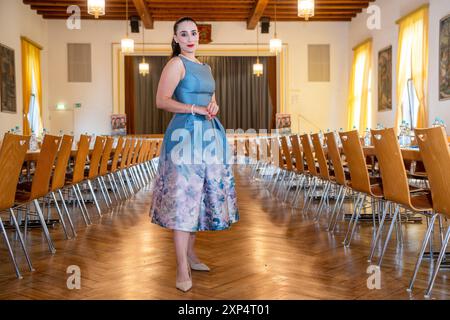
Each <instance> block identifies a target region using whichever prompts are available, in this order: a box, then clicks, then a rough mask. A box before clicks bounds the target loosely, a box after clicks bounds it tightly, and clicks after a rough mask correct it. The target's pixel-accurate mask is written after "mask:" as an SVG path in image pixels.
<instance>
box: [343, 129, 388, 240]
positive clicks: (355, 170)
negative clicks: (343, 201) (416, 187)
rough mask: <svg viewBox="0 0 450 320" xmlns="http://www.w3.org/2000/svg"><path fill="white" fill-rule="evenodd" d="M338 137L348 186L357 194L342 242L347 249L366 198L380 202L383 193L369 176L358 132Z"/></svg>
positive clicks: (377, 183) (379, 185) (377, 182)
mask: <svg viewBox="0 0 450 320" xmlns="http://www.w3.org/2000/svg"><path fill="white" fill-rule="evenodd" d="M339 136H340V138H341V143H342V148H343V150H344V154H345V158H346V161H347V166H348V169H349V172H350V183H349V184H348V185H349V186H350V187H351V189H352V190H353V191H355V192H357V194H358V195H357V198H356V201H355V204H354V210H353V214H352V217H351V219H350V222H349V225H348V229H347V234H346V236H345V240H344V245H345V246H347V247H348V246H350V243H351V241H352V238H353V235H354V233H355V230H356V225H357V224H358V220H359V218H360V215H361V210H362V208H363V205H364V203H365V201H366V198H367V196H369V197H372V198H374V199H376V200H380V199H382V198H383V191H382V189H381V184H380V180H379V179H377V178H371V177H370V176H369V172H368V170H367V166H366V157H365V156H364V151H363V148H362V145H361V140H360V139H359V135H358V131H357V130H353V131H348V132H340V133H339ZM375 213H376V210H372V217H373V225H374V230H375V228H376V221H375Z"/></svg>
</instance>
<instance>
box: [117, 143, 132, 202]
mask: <svg viewBox="0 0 450 320" xmlns="http://www.w3.org/2000/svg"><path fill="white" fill-rule="evenodd" d="M132 143H133V139H127V140H126V142H125V147H124V150H123V153H122V157H121V158H120V166H119V167H120V170H119V171H118V173H119V175H118V176H119V180H120V183H121V184H122V188H123V189H124V192H125V193H126V196H127V197H129V196H131V195H132V194H133V192H134V191H133V187H132V186H131V184H130V181H129V179H128V178H127V175H126V172H125V171H126V168H127V159H128V157H129V154H130V152H132V151H131V146H132ZM125 183H126V186H127V188H128V189H126V187H125Z"/></svg>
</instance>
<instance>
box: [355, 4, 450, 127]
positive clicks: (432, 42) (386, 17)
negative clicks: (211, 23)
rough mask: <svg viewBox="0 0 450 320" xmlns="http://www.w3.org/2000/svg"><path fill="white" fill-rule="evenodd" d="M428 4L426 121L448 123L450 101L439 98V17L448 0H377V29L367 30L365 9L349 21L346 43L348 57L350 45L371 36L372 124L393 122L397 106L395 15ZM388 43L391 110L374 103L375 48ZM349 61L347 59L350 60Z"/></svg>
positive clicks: (445, 12) (447, 8)
mask: <svg viewBox="0 0 450 320" xmlns="http://www.w3.org/2000/svg"><path fill="white" fill-rule="evenodd" d="M425 3H429V4H430V22H429V23H430V25H429V29H430V30H429V96H428V105H429V121H430V124H431V123H432V122H433V121H434V119H435V117H437V116H438V117H441V118H443V119H444V121H446V123H450V101H449V100H447V101H439V86H438V83H439V78H438V77H439V73H438V71H439V69H438V57H439V21H440V19H441V18H443V17H445V16H446V15H448V14H450V1H449V0H429V1H428V0H394V1H393V0H377V1H376V2H375V3H374V4H375V5H378V6H379V7H380V8H381V30H369V29H368V28H367V24H366V21H367V18H368V15H367V14H366V13H363V14H360V15H359V16H358V17H357V18H356V19H354V20H353V21H352V23H351V25H350V43H349V60H350V61H351V57H352V48H353V47H354V46H355V45H357V44H358V43H360V42H362V41H364V40H365V39H367V38H369V37H372V38H373V62H372V65H373V66H374V67H373V71H374V72H373V79H372V83H373V84H374V87H373V93H374V94H373V103H372V105H373V117H372V119H373V121H372V126H375V125H376V124H377V123H382V124H383V125H384V126H385V127H392V126H394V122H395V110H396V108H397V97H396V81H397V77H396V68H397V67H396V66H397V49H398V45H397V42H398V26H397V24H396V23H395V21H397V20H398V19H399V18H401V17H403V16H405V15H406V14H408V13H409V12H411V11H413V10H414V9H416V8H418V7H419V6H421V5H423V4H425ZM389 45H392V55H393V57H392V58H393V66H392V68H393V88H392V98H393V110H392V111H384V112H377V106H378V93H377V92H378V80H377V79H378V70H377V65H378V52H379V51H380V50H381V49H383V48H385V47H387V46H389ZM350 63H351V62H350Z"/></svg>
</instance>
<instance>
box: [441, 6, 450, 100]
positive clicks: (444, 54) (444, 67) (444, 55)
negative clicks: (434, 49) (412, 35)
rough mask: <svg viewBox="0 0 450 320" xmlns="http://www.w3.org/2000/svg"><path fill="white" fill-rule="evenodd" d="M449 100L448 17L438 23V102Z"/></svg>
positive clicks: (449, 57) (449, 46)
mask: <svg viewBox="0 0 450 320" xmlns="http://www.w3.org/2000/svg"><path fill="white" fill-rule="evenodd" d="M448 99H450V15H448V16H446V17H444V18H443V19H442V20H441V22H440V32H439V100H448Z"/></svg>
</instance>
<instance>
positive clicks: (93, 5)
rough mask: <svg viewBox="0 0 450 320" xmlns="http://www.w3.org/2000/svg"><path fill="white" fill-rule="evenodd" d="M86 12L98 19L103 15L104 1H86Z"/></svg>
mask: <svg viewBox="0 0 450 320" xmlns="http://www.w3.org/2000/svg"><path fill="white" fill-rule="evenodd" d="M87 11H88V13H89V14H92V15H93V16H95V18H96V19H98V17H99V16H103V15H105V0H88V3H87Z"/></svg>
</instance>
